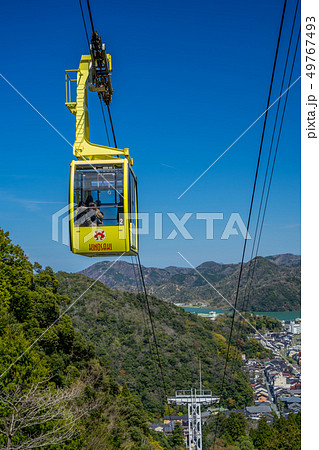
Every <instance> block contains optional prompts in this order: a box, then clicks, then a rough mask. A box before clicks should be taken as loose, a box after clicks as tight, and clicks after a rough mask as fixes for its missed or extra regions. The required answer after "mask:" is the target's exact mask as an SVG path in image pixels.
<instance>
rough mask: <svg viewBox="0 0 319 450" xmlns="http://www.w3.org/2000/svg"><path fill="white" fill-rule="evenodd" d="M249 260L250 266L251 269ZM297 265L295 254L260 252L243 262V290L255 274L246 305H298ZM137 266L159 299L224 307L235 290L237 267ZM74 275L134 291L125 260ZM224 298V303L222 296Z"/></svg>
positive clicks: (254, 308) (273, 307)
mask: <svg viewBox="0 0 319 450" xmlns="http://www.w3.org/2000/svg"><path fill="white" fill-rule="evenodd" d="M250 264H252V265H251V268H253V270H252V271H251V272H249V267H250ZM300 264H301V257H300V255H294V254H291V253H286V254H278V255H271V256H268V257H261V256H259V257H257V258H255V259H254V260H253V262H252V263H250V262H247V263H245V264H244V266H243V273H242V283H241V287H242V288H244V287H245V285H246V282H247V277H248V274H249V273H254V281H253V283H252V284H251V289H249V291H250V293H249V309H251V310H252V311H258V310H264V311H285V310H295V309H299V308H300V282H301V281H300ZM142 267H143V273H144V279H145V284H146V286H147V290H148V292H149V293H150V294H152V295H155V296H157V297H158V298H161V299H163V300H166V301H168V302H172V303H185V304H190V303H192V304H194V303H200V302H203V303H205V304H207V306H209V307H215V308H217V309H228V308H229V306H230V305H229V303H231V302H232V299H233V297H234V295H235V292H236V288H237V280H238V271H239V267H240V265H239V264H221V263H216V262H214V261H206V262H204V263H201V264H200V265H199V266H197V267H196V268H195V269H193V268H187V267H177V266H168V267H165V268H156V267H145V266H142ZM79 273H80V274H82V275H86V276H88V277H90V278H92V279H95V280H96V279H99V280H100V281H101V282H102V283H104V284H106V285H107V286H109V287H110V288H112V289H119V290H126V291H130V292H136V274H135V272H134V267H133V265H132V264H130V263H128V262H126V261H117V262H115V263H114V262H107V261H103V262H98V263H95V264H93V265H91V266H89V267H88V268H86V269H84V270H82V271H80V272H79ZM242 290H243V289H242ZM217 291H219V292H220V293H221V294H222V295H221V294H219V293H218V292H217ZM223 296H224V297H225V298H226V299H227V301H225V300H223V298H222V297H223ZM243 301H244V299H242V302H243Z"/></svg>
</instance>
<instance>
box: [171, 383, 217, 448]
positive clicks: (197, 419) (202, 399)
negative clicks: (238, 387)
mask: <svg viewBox="0 0 319 450" xmlns="http://www.w3.org/2000/svg"><path fill="white" fill-rule="evenodd" d="M167 400H168V403H175V404H176V405H187V406H188V449H192V450H202V448H203V447H202V419H201V405H212V404H213V403H215V402H219V397H213V396H212V391H208V390H202V389H200V390H197V389H191V390H186V391H176V392H175V397H168V399H167Z"/></svg>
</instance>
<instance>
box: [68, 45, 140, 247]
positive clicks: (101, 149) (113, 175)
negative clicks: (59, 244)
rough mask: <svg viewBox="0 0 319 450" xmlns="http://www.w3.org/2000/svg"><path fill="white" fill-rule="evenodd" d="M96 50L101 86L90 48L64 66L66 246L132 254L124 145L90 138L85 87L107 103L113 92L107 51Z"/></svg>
mask: <svg viewBox="0 0 319 450" xmlns="http://www.w3.org/2000/svg"><path fill="white" fill-rule="evenodd" d="M99 42H100V41H99ZM100 44H101V43H100ZM101 45H102V44H101ZM99 54H100V58H102V59H103V61H104V63H103V64H102V66H103V67H102V68H103V70H104V72H105V73H104V72H103V77H102V78H103V80H104V79H107V80H108V81H107V84H106V85H104V84H103V85H101V83H100V82H99V83H98V87H96V86H95V84H96V77H97V72H96V67H97V63H96V61H95V60H93V61H92V58H94V57H95V53H94V52H93V54H92V55H82V57H81V61H80V65H79V68H78V69H76V70H73V69H72V70H66V71H65V73H66V78H65V82H66V102H65V104H66V106H67V108H68V109H69V111H70V112H71V113H72V114H74V115H75V116H76V133H75V142H74V145H73V154H74V156H75V157H76V158H77V160H76V161H72V162H71V169H70V190H69V192H70V194H69V196H70V198H69V203H70V245H71V251H72V252H73V253H76V254H78V255H84V256H122V255H123V256H125V255H136V254H137V253H138V235H137V232H138V229H137V189H136V177H135V175H134V173H133V170H132V165H133V160H132V158H131V157H130V155H129V149H128V148H124V149H119V148H112V147H106V146H103V145H99V144H93V143H92V142H90V130H89V116H88V99H87V88H88V89H89V90H91V91H98V92H99V94H101V93H102V94H103V95H102V94H101V95H102V97H101V98H102V99H103V101H104V100H105V101H106V104H107V105H109V103H110V101H111V97H112V92H113V90H112V86H111V81H110V72H111V71H112V65H111V56H110V55H106V54H105V51H104V50H103V48H102V47H101V51H100V53H99ZM99 61H100V60H99ZM99 65H100V63H99ZM100 69H101V67H100ZM101 70H102V69H101ZM72 74H73V75H72ZM74 74H76V78H74ZM94 80H95V81H94ZM100 81H101V80H100ZM72 84H73V85H75V84H76V101H74V100H73V99H72V94H71V90H72V88H71V86H72ZM101 104H102V103H101Z"/></svg>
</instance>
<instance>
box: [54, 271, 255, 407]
mask: <svg viewBox="0 0 319 450" xmlns="http://www.w3.org/2000/svg"><path fill="white" fill-rule="evenodd" d="M57 278H58V280H59V282H60V286H59V292H60V293H61V294H66V293H67V294H68V295H69V296H70V297H71V298H72V299H75V298H77V297H78V296H79V295H80V294H81V293H82V292H83V291H85V290H86V289H87V288H88V287H89V286H90V285H91V284H92V280H90V279H89V278H88V277H85V276H84V275H81V274H67V273H62V272H59V273H58V274H57ZM150 301H151V310H152V315H153V318H154V322H155V326H156V334H157V340H158V344H159V351H160V355H161V362H162V366H163V372H164V374H165V382H166V386H167V390H168V394H169V395H173V394H174V392H175V389H190V388H191V387H194V386H196V385H198V383H199V356H200V357H201V363H202V379H203V386H204V387H205V388H207V389H212V391H213V393H214V394H216V395H217V394H218V393H219V392H220V385H221V377H222V373H223V368H224V364H225V360H224V358H225V354H226V351H227V344H226V337H224V336H227V334H226V333H227V332H228V328H227V326H228V323H226V328H225V327H224V326H221V325H220V322H219V321H217V322H216V323H213V322H211V321H210V320H207V319H202V318H200V317H198V316H196V315H194V314H190V313H187V312H185V311H184V310H183V309H181V308H178V307H176V306H174V305H172V304H169V303H167V302H163V301H162V300H159V299H157V298H155V297H151V298H150ZM70 315H71V317H72V321H73V324H74V326H75V328H77V329H78V330H80V331H81V333H82V334H83V335H84V336H86V338H87V339H89V340H90V341H92V342H94V343H95V345H96V348H97V351H98V354H99V357H100V359H101V361H103V364H105V365H106V366H107V367H109V368H110V371H111V374H112V376H114V377H115V378H116V380H117V381H118V382H119V383H120V384H124V383H125V384H126V385H127V386H128V388H129V390H130V391H131V392H133V393H136V394H137V395H138V396H139V397H140V398H141V399H142V402H143V404H144V406H145V407H146V408H147V409H148V410H149V411H152V412H153V413H157V414H158V413H163V412H164V411H163V386H162V384H161V380H160V376H159V372H158V365H157V362H156V356H155V347H154V343H153V340H152V337H151V336H150V333H149V324H148V319H147V317H146V313H145V299H144V297H143V296H141V295H136V294H133V293H129V292H124V291H119V290H118V291H115V290H112V289H110V288H108V287H107V286H105V285H104V284H103V283H100V282H97V283H96V284H94V286H92V287H91V289H90V290H89V291H88V292H87V293H86V294H85V296H84V297H83V298H81V299H79V301H78V302H77V303H76V305H75V306H74V308H73V309H72V310H71V311H70ZM223 332H225V334H224V336H223V335H222V334H221V333H223ZM241 365H242V358H241V354H240V353H238V352H237V351H236V350H235V349H232V352H231V363H230V364H229V367H228V370H229V371H228V373H227V376H226V379H225V380H226V383H225V396H224V398H225V399H226V400H225V402H226V405H227V406H229V407H238V408H240V407H243V406H244V405H247V404H249V403H251V402H252V400H253V395H252V390H251V386H250V383H249V382H248V379H247V378H246V375H245V374H244V372H243V371H241V370H235V371H234V367H235V368H236V367H237V369H239V368H240V367H241ZM231 369H233V370H231ZM232 372H234V373H232Z"/></svg>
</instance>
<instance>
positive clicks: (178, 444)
mask: <svg viewBox="0 0 319 450" xmlns="http://www.w3.org/2000/svg"><path fill="white" fill-rule="evenodd" d="M169 443H170V444H171V446H172V448H173V449H174V450H178V449H180V448H185V444H184V435H183V428H182V425H181V423H180V422H175V426H174V430H173V432H172V435H171V436H170V437H169Z"/></svg>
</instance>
